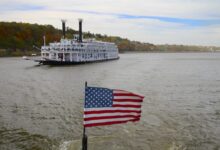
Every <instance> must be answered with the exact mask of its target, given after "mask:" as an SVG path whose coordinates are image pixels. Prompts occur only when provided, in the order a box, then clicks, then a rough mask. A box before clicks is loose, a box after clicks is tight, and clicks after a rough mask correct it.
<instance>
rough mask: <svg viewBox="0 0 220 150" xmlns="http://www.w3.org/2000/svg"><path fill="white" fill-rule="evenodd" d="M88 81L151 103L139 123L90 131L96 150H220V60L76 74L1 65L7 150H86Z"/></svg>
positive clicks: (138, 63)
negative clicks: (83, 140)
mask: <svg viewBox="0 0 220 150" xmlns="http://www.w3.org/2000/svg"><path fill="white" fill-rule="evenodd" d="M85 81H87V82H88V85H89V86H100V87H107V88H113V89H115V88H117V89H124V90H127V91H132V92H135V93H139V94H141V95H144V96H145V99H144V102H143V106H142V117H141V120H140V122H137V123H127V124H120V125H112V126H103V127H93V128H88V129H87V135H88V137H89V145H88V147H89V150H103V149H105V150H188V149H189V150H209V149H210V150H220V143H219V141H220V53H137V54H135V53H134V54H133V53H132V54H120V59H119V60H116V61H109V62H102V63H92V64H83V65H72V66H47V65H45V66H39V65H37V63H35V62H32V61H27V60H22V59H21V58H0V149H1V150H12V149H16V150H29V149H33V150H50V149H51V150H78V149H80V146H81V138H82V130H83V127H82V117H83V99H84V84H85Z"/></svg>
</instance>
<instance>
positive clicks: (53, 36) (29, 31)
mask: <svg viewBox="0 0 220 150" xmlns="http://www.w3.org/2000/svg"><path fill="white" fill-rule="evenodd" d="M76 33H78V31H76V30H73V29H71V28H68V29H67V33H66V34H67V35H66V36H67V38H72V35H73V34H76ZM43 35H45V36H46V43H47V44H48V43H49V42H53V41H59V40H60V38H61V35H62V32H61V30H59V29H56V28H54V27H53V26H52V25H38V24H29V23H16V22H0V56H21V55H29V54H31V53H39V51H38V50H35V49H34V48H33V45H35V46H37V47H41V45H42V44H43V38H42V37H43ZM83 36H84V38H96V39H97V40H101V41H108V42H114V43H116V44H117V46H118V48H119V51H120V52H124V51H144V52H150V51H162V52H169V51H207V50H210V49H212V50H215V49H219V48H217V47H202V46H184V45H154V44H150V43H141V42H137V41H130V40H128V39H125V38H121V37H118V36H107V35H101V34H94V33H90V32H84V33H83Z"/></svg>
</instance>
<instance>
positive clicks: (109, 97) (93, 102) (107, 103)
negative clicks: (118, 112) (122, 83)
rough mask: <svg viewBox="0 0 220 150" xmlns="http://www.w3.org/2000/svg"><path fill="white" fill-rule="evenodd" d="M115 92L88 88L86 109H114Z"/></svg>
mask: <svg viewBox="0 0 220 150" xmlns="http://www.w3.org/2000/svg"><path fill="white" fill-rule="evenodd" d="M112 104H113V90H111V89H106V88H96V87H86V96H85V108H100V107H112Z"/></svg>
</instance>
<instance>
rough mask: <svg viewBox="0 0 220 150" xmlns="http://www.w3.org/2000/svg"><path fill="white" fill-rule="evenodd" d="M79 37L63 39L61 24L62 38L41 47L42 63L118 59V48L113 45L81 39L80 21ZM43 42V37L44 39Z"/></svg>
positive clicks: (80, 27)
mask: <svg viewBox="0 0 220 150" xmlns="http://www.w3.org/2000/svg"><path fill="white" fill-rule="evenodd" d="M79 21H80V22H79V23H80V24H79V35H74V38H73V39H66V38H65V22H63V38H61V40H60V42H53V43H49V45H47V46H46V45H45V44H44V46H42V47H41V59H42V63H44V61H45V62H49V61H51V62H63V63H64V62H67V63H71V62H73V63H80V62H93V61H101V60H112V59H118V58H119V56H118V48H117V46H116V45H115V44H114V43H110V42H101V41H96V40H95V39H85V40H83V39H82V26H81V25H82V20H79ZM44 40H45V37H44Z"/></svg>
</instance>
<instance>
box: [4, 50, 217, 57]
mask: <svg viewBox="0 0 220 150" xmlns="http://www.w3.org/2000/svg"><path fill="white" fill-rule="evenodd" d="M218 52H220V50H216V51H210V50H207V51H193V50H192V51H189V50H187V51H169V50H167V51H157V50H154V51H137V50H136V51H120V52H119V54H129V53H218ZM21 56H40V52H39V51H34V50H31V51H21V50H16V51H9V52H8V51H7V50H6V49H0V57H21Z"/></svg>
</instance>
